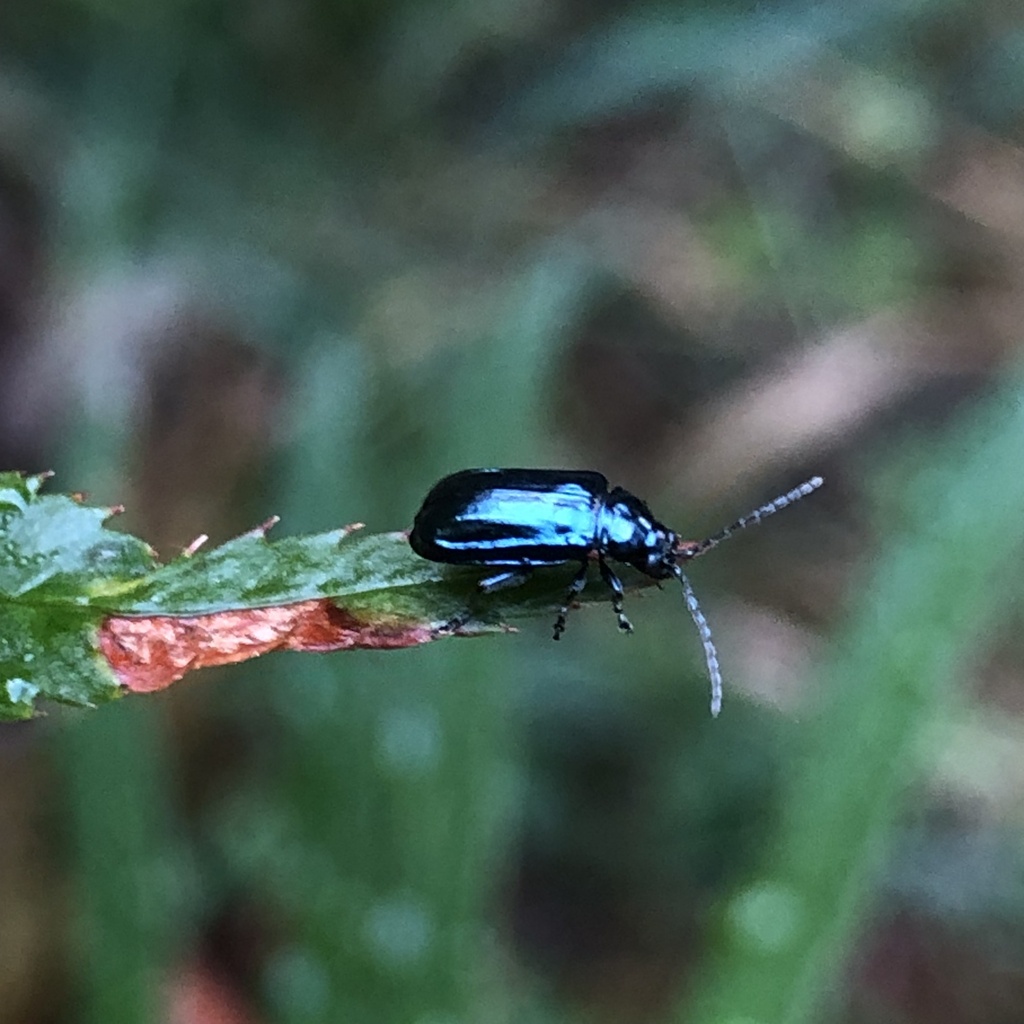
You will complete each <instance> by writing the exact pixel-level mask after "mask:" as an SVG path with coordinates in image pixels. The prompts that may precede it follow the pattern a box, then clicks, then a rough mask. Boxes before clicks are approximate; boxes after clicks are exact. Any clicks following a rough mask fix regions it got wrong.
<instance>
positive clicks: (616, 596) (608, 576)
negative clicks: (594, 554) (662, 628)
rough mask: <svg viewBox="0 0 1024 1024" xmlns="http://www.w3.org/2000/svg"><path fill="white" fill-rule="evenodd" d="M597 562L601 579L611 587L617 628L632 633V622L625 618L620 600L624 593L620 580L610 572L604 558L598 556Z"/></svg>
mask: <svg viewBox="0 0 1024 1024" xmlns="http://www.w3.org/2000/svg"><path fill="white" fill-rule="evenodd" d="M597 564H598V565H599V566H600V567H601V579H603V580H604V581H605V583H607V584H608V586H609V587H611V589H612V608H613V609H615V614H616V616H618V619H619V629H621V630H622V632H623V633H632V632H633V624H632V623H631V622H630V621H629V619H627V618H626V614H625V612H623V610H622V600H623V597H624V596H625V595H624V593H623V590H622V582H621V580H620V579H619V577H618V576H616V575H615V573H614V572H612V570H611V567H610V566H609V565H608V563H607V562H606V561H605V560H604V558H598V560H597Z"/></svg>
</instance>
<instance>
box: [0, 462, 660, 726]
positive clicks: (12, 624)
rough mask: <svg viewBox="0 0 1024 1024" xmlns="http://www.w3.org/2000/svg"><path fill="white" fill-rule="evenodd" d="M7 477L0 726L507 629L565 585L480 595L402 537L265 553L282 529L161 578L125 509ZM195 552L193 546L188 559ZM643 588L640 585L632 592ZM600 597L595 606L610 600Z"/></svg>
mask: <svg viewBox="0 0 1024 1024" xmlns="http://www.w3.org/2000/svg"><path fill="white" fill-rule="evenodd" d="M45 479H46V477H45V475H43V476H22V475H20V474H17V473H10V472H7V473H0V720H4V719H8V720H11V719H21V718H29V717H31V716H32V715H33V714H34V713H35V710H36V702H37V701H38V700H40V699H49V700H56V701H61V702H63V703H67V704H74V705H78V706H83V707H85V706H92V705H95V704H100V703H103V702H104V701H108V700H111V699H114V698H116V697H118V696H120V695H122V694H123V693H124V692H126V691H136V692H148V691H151V690H157V689H162V688H163V687H165V686H168V685H170V684H171V683H173V682H175V681H176V680H177V679H180V678H181V677H182V676H183V675H185V674H186V673H187V672H189V671H191V670H193V669H196V668H202V667H207V666H210V665H220V664H228V663H232V662H236V661H243V660H245V659H247V658H251V657H256V656H258V655H260V654H264V653H266V652H267V651H271V650H298V651H331V650H340V649H351V648H359V647H363V648H375V649H386V648H397V647H408V646H412V645H414V644H421V643H427V642H429V641H432V640H436V639H440V638H441V637H445V636H450V635H453V634H457V635H460V636H467V635H474V634H479V633H484V632H497V631H503V630H507V629H508V628H509V627H508V626H506V625H505V622H506V621H507V620H508V619H510V618H513V617H517V616H522V615H531V614H536V613H537V612H539V611H544V612H550V611H552V610H553V609H554V608H555V607H557V606H558V605H560V604H561V599H562V595H563V594H564V592H565V585H566V582H567V581H566V578H565V572H564V571H559V570H558V569H557V568H556V569H552V570H546V571H542V572H538V573H537V574H536V578H535V579H534V580H533V581H531V582H530V583H529V584H527V585H526V586H524V587H522V588H519V589H517V590H515V591H513V592H499V593H497V594H493V595H486V596H484V595H481V594H480V593H479V591H478V590H477V587H476V582H477V580H478V579H479V576H480V574H481V570H479V569H464V568H456V567H450V566H442V565H438V564H435V563H433V562H428V561H426V560H424V559H422V558H419V557H418V556H416V555H415V554H414V553H413V551H412V549H411V548H410V547H409V544H408V541H407V540H406V536H405V534H404V533H383V534H363V533H361V532H359V528H358V527H344V528H342V529H338V530H333V531H330V532H328V533H323V534H318V535H314V536H307V537H285V538H282V539H281V540H279V541H275V542H271V541H269V540H268V539H267V536H266V533H267V530H268V529H269V527H270V526H272V525H273V523H274V520H270V521H268V522H267V523H265V524H264V525H263V526H261V527H258V528H257V529H255V530H253V531H251V532H249V533H247V534H244V535H243V536H241V537H236V538H235V539H234V540H231V541H228V542H227V543H226V544H223V545H221V546H220V547H217V548H213V549H211V550H209V551H198V552H196V551H194V550H189V551H187V552H185V553H183V554H182V555H180V556H178V557H177V558H175V559H174V560H173V561H171V562H169V563H167V564H160V563H159V561H158V560H157V557H156V553H155V552H154V551H153V550H152V548H150V547H149V546H148V545H147V544H145V543H144V542H143V541H141V540H139V539H137V538H135V537H132V536H130V535H128V534H125V533H119V532H117V531H115V530H111V529H109V528H108V526H107V521H108V520H109V519H110V517H111V516H112V515H113V514H115V513H116V512H117V511H118V510H117V509H112V508H96V507H91V506H88V505H86V504H84V503H83V502H82V501H81V499H80V498H77V497H74V496H68V495H63V494H41V493H40V489H41V487H42V484H43V482H44V480H45ZM193 547H195V545H193ZM632 582H634V584H636V583H640V584H642V583H643V582H644V580H643V578H641V577H636V578H635V580H633V581H632ZM606 598H607V594H606V592H605V588H592V590H591V594H590V596H589V597H588V598H586V599H587V600H605V599H606Z"/></svg>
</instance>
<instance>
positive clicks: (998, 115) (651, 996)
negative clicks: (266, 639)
mask: <svg viewBox="0 0 1024 1024" xmlns="http://www.w3.org/2000/svg"><path fill="white" fill-rule="evenodd" d="M1022 111H1024V16H1022V15H1021V12H1020V11H1019V10H1018V9H1017V6H1016V5H1014V4H1005V3H999V2H996V0H981V2H980V3H979V2H972V3H967V2H965V0H895V2H893V0H864V2H862V3H859V4H852V3H848V2H846V0H821V2H804V0H780V2H777V3H774V4H763V3H750V2H739V0H720V2H718V3H706V4H696V3H670V2H667V0H663V2H635V3H625V2H622V0H618V2H616V0H600V2H591V3H584V2H580V0H548V2H541V0H503V2H502V3H495V2H492V0H475V2H466V0H452V2H447V3H437V2H429V0H390V2H386V0H381V2H377V3H370V2H366V0H358V2H357V0H353V2H350V3H336V4H331V3H327V2H323V0H206V2H202V3H201V2H199V0H150V2H149V3H148V4H145V5H133V4H128V3H119V2H117V0H45V2H42V3H38V2H29V0H5V2H4V3H3V5H2V7H0V468H18V469H25V470H33V471H38V470H41V469H47V468H53V469H55V470H57V471H58V474H59V475H58V481H57V483H58V485H59V486H60V487H62V488H63V489H67V490H84V491H87V492H89V493H90V495H91V496H92V498H93V499H95V500H96V501H98V502H104V503H107V502H109V503H115V502H116V503H123V504H125V505H127V506H128V509H129V511H128V514H127V515H126V516H125V517H124V520H123V522H124V523H125V526H126V528H128V529H130V530H132V531H133V532H136V533H138V534H140V535H142V536H144V537H145V538H147V539H148V540H150V541H151V542H152V543H153V544H154V545H155V546H156V547H157V548H158V549H159V550H160V551H161V553H162V554H164V555H165V556H169V555H171V554H173V553H174V552H175V551H176V550H178V549H180V548H181V547H183V546H184V545H186V544H187V543H189V541H191V540H192V539H193V538H194V537H195V536H196V535H198V534H200V533H209V534H210V535H211V537H212V538H213V540H214V541H220V540H224V539H226V538H228V537H230V536H232V535H233V534H234V533H238V532H241V531H242V530H244V529H247V528H249V527H251V526H252V525H253V524H255V523H257V522H260V521H262V520H264V519H265V518H266V517H267V516H269V515H271V514H275V513H276V514H280V515H281V516H282V517H283V522H282V524H281V526H279V527H277V529H278V530H279V531H287V532H294V533H299V532H306V531H314V530H325V529H328V528H331V527H334V526H338V525H340V524H343V523H348V522H352V521H357V520H358V521H363V522H365V523H367V524H368V527H369V528H370V529H372V530H391V529H401V528H405V527H407V526H408V525H409V524H410V522H411V519H412V516H413V514H414V513H415V511H416V508H417V507H418V504H419V501H420V499H421V498H422V496H423V495H424V494H425V492H426V490H427V489H428V488H429V486H430V485H431V484H432V483H433V482H434V481H435V480H436V479H438V478H439V477H440V476H442V475H443V474H445V473H446V472H450V471H453V470H455V469H459V468H462V467H465V466H473V465H548V466H575V467H584V468H594V469H599V470H601V471H603V472H604V473H605V474H606V475H608V476H609V477H610V478H611V479H612V480H613V481H614V482H616V483H621V484H623V485H624V486H627V487H628V488H630V489H631V490H633V491H634V492H636V493H638V494H640V495H642V496H644V497H645V498H646V499H648V500H649V501H650V503H651V504H652V506H653V507H654V509H655V511H656V512H657V513H658V515H659V517H660V518H662V519H663V520H665V521H666V522H668V523H670V524H672V525H675V526H677V527H678V528H679V529H681V530H682V531H683V532H684V533H685V534H687V535H691V536H695V537H700V536H703V535H705V534H706V533H708V532H711V531H713V530H715V529H717V528H718V527H719V526H721V525H723V524H724V523H725V522H727V521H730V520H731V519H733V518H734V517H735V516H736V515H739V514H741V513H743V512H746V511H747V510H748V509H750V508H752V507H753V506H755V505H757V504H760V503H761V502H763V501H765V500H768V499H770V498H771V497H773V496H775V495H776V494H778V493H780V492H782V491H785V490H787V489H788V488H790V487H792V486H794V485H796V484H797V483H799V482H800V481H801V480H803V479H805V478H806V477H808V476H810V475H812V474H814V473H821V474H822V475H823V476H825V477H826V479H827V485H826V488H825V489H824V490H822V491H821V492H819V493H818V494H816V495H814V496H813V497H812V498H810V499H808V500H807V501H805V502H802V503H801V504H800V505H799V506H797V507H795V508H793V509H791V510H787V511H786V513H785V514H784V515H782V516H780V517H778V518H777V519H773V520H772V521H771V522H770V523H769V524H767V525H766V526H764V527H763V528H761V529H759V530H755V531H749V532H748V533H746V534H744V535H743V536H741V537H738V538H737V539H735V540H733V541H730V543H729V544H728V545H726V546H724V547H723V548H722V549H720V550H719V551H717V552H716V553H715V554H714V555H713V556H712V557H710V558H708V559H707V560H706V561H702V562H701V563H699V564H697V565H695V566H694V569H693V573H692V575H693V579H694V584H695V587H696V589H697V592H698V594H699V595H700V596H701V598H702V601H703V604H704V606H705V611H706V612H707V614H708V617H709V619H710V620H711V624H712V628H713V629H714V631H715V636H716V639H717V643H718V647H719V651H720V654H721V658H722V663H723V669H724V674H725V677H726V688H727V689H726V703H725V708H724V711H723V714H722V717H721V718H720V719H719V720H718V721H713V720H711V719H710V717H709V716H708V713H707V682H706V678H705V672H704V667H703V659H702V657H701V652H700V645H699V643H698V642H697V638H696V636H695V635H694V631H693V629H692V626H691V624H690V622H689V620H688V618H687V616H686V615H685V612H684V609H683V608H682V605H681V602H680V600H679V595H678V593H676V592H674V591H672V590H671V589H669V590H667V591H666V592H665V593H663V594H658V593H656V592H655V593H647V594H643V595H635V596H632V598H631V600H630V601H629V607H630V614H631V616H632V618H633V621H634V623H635V624H636V626H637V632H636V633H635V634H634V635H633V636H632V637H630V638H628V639H623V638H622V637H620V636H619V635H618V634H617V631H616V630H615V628H614V620H613V617H612V615H611V612H610V610H609V609H606V608H604V607H600V606H599V607H591V608H589V609H587V610H586V611H581V612H579V613H576V614H574V615H573V617H572V618H571V620H570V626H569V631H568V633H567V635H566V637H565V639H564V641H563V642H562V643H561V644H559V645H557V646H556V645H553V644H551V643H550V639H549V636H550V622H548V621H547V620H546V619H545V620H544V621H539V620H538V621H537V622H535V623H530V624H528V626H527V627H526V628H524V630H523V632H522V633H521V634H519V635H518V636H513V637H505V638H493V637H492V638H488V639H483V640H477V641H474V642H469V641H449V642H444V643H438V644H433V645H430V646H428V647H425V648H422V649H419V650H409V651H395V652H381V653H373V652H356V653H347V654H336V655H331V656H312V655H304V656H299V655H272V656H269V657H267V658H265V659H263V660H262V661H261V662H258V663H253V664H247V665H241V666H237V667H235V668H233V669H231V670H230V671H227V670H224V671H209V672H205V673H200V674H197V675H195V676H192V677H190V678H189V679H187V680H185V681H184V682H183V683H181V684H179V685H178V686H176V687H174V688H173V689H171V690H170V691H168V692H166V693H165V694H161V695H158V696H154V697H151V698H148V699H145V700H142V699H136V700H126V701H124V702H122V703H120V704H118V705H114V706H109V707H105V708H103V709H101V710H99V711H97V712H93V713H88V714H87V713H82V712H77V711H75V712H70V711H66V710H63V709H59V708H57V709H53V711H52V712H51V714H50V715H49V716H48V717H47V718H45V719H42V720H39V721H36V722H33V723H28V724H25V725H17V726H10V725H9V726H6V727H4V728H3V729H2V730H0V778H2V779H3V784H2V785H0V1021H2V1022H5V1024H6V1022H16V1024H64V1022H83V1024H117V1022H122V1021H123V1022H134V1021H141V1022H158V1024H163V1022H166V1024H264V1022H265V1024H270V1022H282V1024H319V1022H331V1024H334V1022H338V1024H350V1022H351V1024H464V1022H473V1024H499V1022H510V1024H512V1022H515V1024H519V1022H524V1024H534V1022H536V1024H556V1022H559V1024H560V1022H579V1021H595V1022H609V1024H611V1022H615V1024H618V1022H623V1024H632V1022H647V1021H650V1022H661V1021H665V1022H669V1021H679V1022H682V1021H687V1022H689V1021H700V1022H712V1021H714V1022H716V1024H775V1022H782V1021H791V1022H794V1024H795V1022H799V1021H806V1022H811V1021H830V1022H832V1021H835V1022H841V1024H842V1022H848V1024H902V1022H908V1024H910V1022H930V1024H934V1022H943V1024H968V1022H971V1024H1019V1022H1020V1021H1022V1020H1024V849H1022V842H1021V840H1022V837H1024V767H1022V766H1024V723H1022V717H1021V716H1022V712H1024V686H1022V672H1021V653H1022V650H1024V644H1022V641H1021V632H1020V629H1021V624H1022V617H1021V602H1020V600H1019V595H1020V586H1019V583H1018V578H1019V576H1020V568H1021V564H1022V563H1021V551H1022V545H1024V515H1022V513H1024V386H1022V383H1021V382H1022V380H1024V378H1022V377H1021V375H1020V367H1019V355H1018V352H1019V349H1020V340H1021V326H1020V325H1021V323H1022V322H1024V151H1022V150H1021V149H1020V148H1018V147H1019V145H1020V143H1021V142H1022V141H1024V140H1022V139H1021V136H1022V133H1024V114H1022Z"/></svg>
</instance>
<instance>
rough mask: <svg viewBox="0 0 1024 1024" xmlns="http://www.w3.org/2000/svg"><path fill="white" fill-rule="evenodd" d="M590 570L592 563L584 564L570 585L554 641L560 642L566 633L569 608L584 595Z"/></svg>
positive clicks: (558, 620)
mask: <svg viewBox="0 0 1024 1024" xmlns="http://www.w3.org/2000/svg"><path fill="white" fill-rule="evenodd" d="M589 569H590V563H589V562H584V563H583V565H581V566H580V571H579V572H578V573H576V577H575V579H574V580H573V581H572V583H571V584H570V585H569V592H568V593H567V594H566V595H565V604H563V605H562V608H561V611H559V613H558V618H557V619H555V635H554V637H553V638H552V639H554V640H560V639H561V638H562V634H563V633H564V632H565V620H566V616H568V614H569V607H570V605H572V603H573V602H574V601H575V600H576V598H577V597H579V596H580V594H582V593H583V588H584V587H585V586H586V585H587V572H588V570H589Z"/></svg>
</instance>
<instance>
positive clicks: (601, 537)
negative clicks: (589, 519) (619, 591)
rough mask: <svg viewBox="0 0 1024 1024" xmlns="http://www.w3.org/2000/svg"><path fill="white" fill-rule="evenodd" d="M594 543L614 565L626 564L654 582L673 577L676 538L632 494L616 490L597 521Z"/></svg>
mask: <svg viewBox="0 0 1024 1024" xmlns="http://www.w3.org/2000/svg"><path fill="white" fill-rule="evenodd" d="M596 541H597V544H598V546H599V548H600V549H601V550H602V551H603V552H604V553H605V554H606V555H608V557H609V558H614V559H615V560H616V561H617V562H625V563H626V564H627V565H632V566H633V567H634V568H636V569H639V570H640V572H642V573H645V574H646V575H648V576H653V577H654V578H655V579H665V578H667V577H668V576H671V575H672V563H673V561H674V558H673V551H674V547H675V543H676V535H675V534H674V533H673V532H672V531H671V530H669V529H668V528H667V527H665V526H662V524H661V523H659V522H658V521H657V520H656V519H655V518H654V516H653V515H652V514H651V510H650V509H649V508H648V507H647V506H646V505H645V504H644V503H643V502H642V501H641V500H640V499H639V498H637V497H636V496H635V495H632V494H630V493H629V492H628V491H625V490H623V489H622V488H621V487H616V488H615V489H614V490H613V491H612V492H611V493H610V494H609V495H608V497H607V499H606V500H605V503H604V505H603V507H602V508H601V509H600V511H599V513H598V519H597V537H596Z"/></svg>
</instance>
